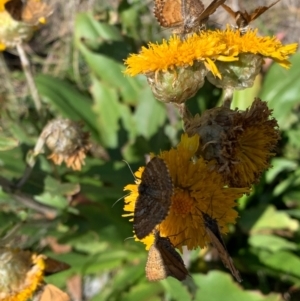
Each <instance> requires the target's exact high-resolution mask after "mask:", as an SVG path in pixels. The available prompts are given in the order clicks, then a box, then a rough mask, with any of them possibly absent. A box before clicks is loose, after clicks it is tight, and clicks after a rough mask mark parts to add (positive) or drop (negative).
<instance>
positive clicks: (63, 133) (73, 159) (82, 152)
mask: <svg viewBox="0 0 300 301" xmlns="http://www.w3.org/2000/svg"><path fill="white" fill-rule="evenodd" d="M82 127H83V125H82V124H81V123H80V122H74V121H71V120H69V119H54V120H52V121H50V122H49V123H48V124H47V125H46V126H45V128H44V129H43V131H42V133H41V135H40V137H39V139H38V141H37V143H36V146H35V149H34V154H35V155H37V154H39V153H40V152H41V150H42V148H43V145H44V144H46V145H47V147H48V148H49V149H50V150H51V151H52V154H51V155H50V156H49V157H48V158H49V159H51V160H52V161H53V162H54V163H55V164H57V165H60V164H61V163H62V162H63V161H64V162H65V163H66V165H67V166H68V167H71V168H72V169H74V170H80V169H81V165H83V164H84V159H85V157H86V153H87V151H88V150H89V149H90V147H91V144H90V143H89V136H90V135H89V133H88V132H84V131H83V130H82Z"/></svg>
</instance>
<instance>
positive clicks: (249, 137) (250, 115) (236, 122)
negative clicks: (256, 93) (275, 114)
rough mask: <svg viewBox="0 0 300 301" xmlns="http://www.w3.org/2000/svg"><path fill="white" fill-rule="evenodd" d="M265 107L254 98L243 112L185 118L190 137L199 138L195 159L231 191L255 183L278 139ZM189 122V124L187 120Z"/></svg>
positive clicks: (223, 111) (211, 112)
mask: <svg viewBox="0 0 300 301" xmlns="http://www.w3.org/2000/svg"><path fill="white" fill-rule="evenodd" d="M271 114H272V110H269V109H268V106H267V103H266V102H264V101H261V100H260V99H259V98H256V99H255V100H254V102H253V103H252V105H251V107H250V108H249V109H247V110H246V111H238V110H231V109H229V108H226V107H216V108H213V109H211V110H207V111H205V112H204V113H203V114H202V115H201V116H199V115H196V116H195V117H192V118H190V117H188V114H185V115H184V121H185V122H184V123H185V126H186V128H185V130H186V132H187V133H188V135H189V136H194V135H195V134H196V133H197V134H198V135H199V136H200V140H201V143H202V145H203V147H199V149H198V151H197V155H198V156H201V158H204V159H205V160H207V161H208V165H209V166H210V168H211V169H213V170H215V171H217V172H218V173H220V174H221V175H222V176H223V179H224V180H223V181H224V182H225V183H226V184H227V185H229V186H231V187H246V186H248V187H250V186H251V185H252V184H254V183H258V182H259V180H260V176H261V174H262V172H263V171H264V170H266V169H267V168H269V167H270V158H272V157H273V156H274V155H275V152H274V150H275V148H276V145H277V142H278V140H279V139H280V135H279V129H278V124H277V121H276V119H274V118H271ZM186 119H188V120H186Z"/></svg>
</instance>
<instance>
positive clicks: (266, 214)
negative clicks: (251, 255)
mask: <svg viewBox="0 0 300 301" xmlns="http://www.w3.org/2000/svg"><path fill="white" fill-rule="evenodd" d="M240 226H241V227H242V228H243V230H244V231H246V232H251V233H252V234H254V233H259V232H260V231H262V230H266V229H273V230H274V229H287V230H290V231H292V232H294V231H296V230H297V229H298V228H299V222H298V221H297V220H295V219H292V218H290V216H289V215H288V214H287V213H285V212H282V211H279V210H276V208H275V207H274V206H272V205H269V206H267V207H265V206H259V207H255V208H251V209H248V210H247V211H244V212H243V213H242V218H241V219H240Z"/></svg>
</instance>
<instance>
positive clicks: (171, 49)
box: [125, 27, 298, 77]
mask: <svg viewBox="0 0 300 301" xmlns="http://www.w3.org/2000/svg"><path fill="white" fill-rule="evenodd" d="M297 47H298V44H297V43H294V44H290V45H286V46H283V45H282V43H281V42H280V41H279V40H277V39H276V38H275V37H259V36H257V30H254V31H252V30H249V31H248V32H246V33H245V34H244V35H241V33H240V32H239V31H236V30H233V29H231V28H229V27H228V28H227V29H226V30H223V31H222V30H207V31H202V32H200V33H199V34H193V35H191V36H189V37H188V38H187V39H185V40H183V41H182V40H181V39H180V38H179V37H178V36H172V37H171V38H170V40H169V41H168V42H167V41H165V40H164V41H163V43H162V44H160V45H159V44H153V43H149V45H148V48H146V47H142V50H141V52H140V53H139V54H131V55H130V57H129V58H127V60H126V61H125V65H127V69H126V71H125V73H126V74H128V75H130V76H135V75H137V74H140V73H142V74H147V73H149V72H157V71H163V72H166V71H167V70H172V69H174V68H175V67H186V66H191V65H193V64H194V62H195V61H202V62H204V63H205V66H206V67H207V69H208V70H210V71H211V72H212V73H213V74H214V75H215V76H218V77H221V75H220V74H219V71H218V69H217V66H216V64H215V62H216V61H223V62H230V61H236V60H238V55H239V54H241V53H252V54H259V55H261V56H263V57H268V58H272V59H273V60H274V61H276V62H277V63H279V64H280V65H281V66H283V67H285V68H288V67H289V66H290V63H289V62H288V58H289V56H290V55H291V54H293V53H295V51H296V50H297Z"/></svg>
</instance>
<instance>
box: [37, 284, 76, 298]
mask: <svg viewBox="0 0 300 301" xmlns="http://www.w3.org/2000/svg"><path fill="white" fill-rule="evenodd" d="M33 300H34V301H70V300H71V299H70V297H69V296H68V295H67V294H66V293H65V292H63V291H62V290H60V289H59V288H58V287H56V286H54V285H52V284H44V285H43V286H42V287H41V288H40V289H39V291H37V292H36V293H35V294H34V298H33Z"/></svg>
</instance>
